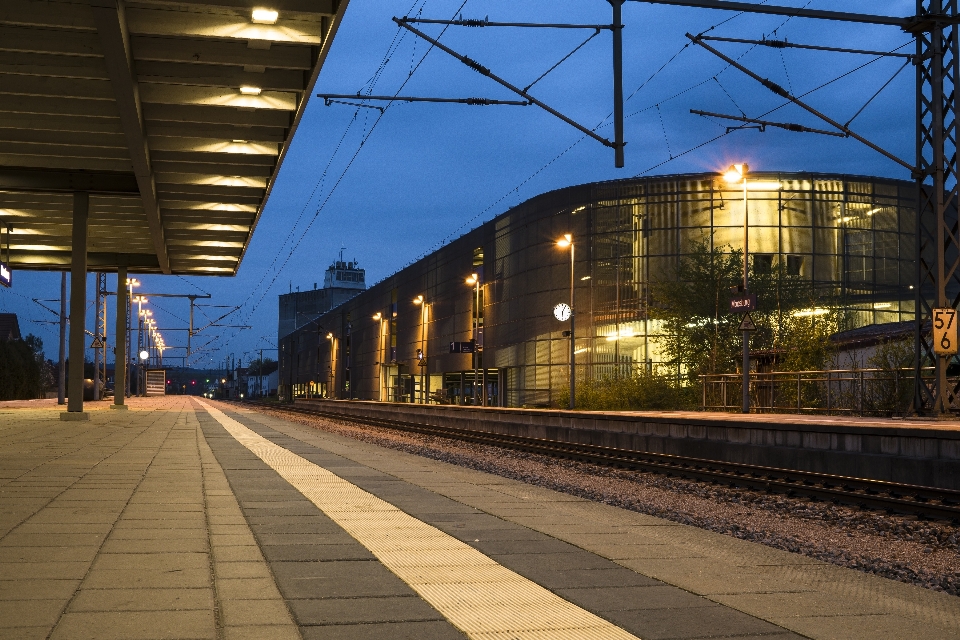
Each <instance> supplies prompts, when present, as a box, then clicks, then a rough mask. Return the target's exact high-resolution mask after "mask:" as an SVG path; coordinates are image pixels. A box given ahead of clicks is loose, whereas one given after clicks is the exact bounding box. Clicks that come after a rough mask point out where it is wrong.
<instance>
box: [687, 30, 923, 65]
mask: <svg viewBox="0 0 960 640" xmlns="http://www.w3.org/2000/svg"><path fill="white" fill-rule="evenodd" d="M700 38H702V39H703V40H710V41H712V42H737V43H740V44H755V45H759V46H761V47H770V48H771V49H811V50H813V51H833V52H835V53H858V54H861V55H868V56H887V57H891V58H906V59H907V60H913V59H914V58H916V57H917V56H916V54H913V53H897V52H895V51H866V50H863V49H844V48H842V47H823V46H820V45H814V44H798V43H795V42H787V41H786V40H770V39H766V38H764V39H763V40H749V39H746V38H722V37H720V36H705V35H702V34H701V35H700Z"/></svg>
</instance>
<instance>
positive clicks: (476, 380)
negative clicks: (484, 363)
mask: <svg viewBox="0 0 960 640" xmlns="http://www.w3.org/2000/svg"><path fill="white" fill-rule="evenodd" d="M467 284H469V285H473V291H474V303H473V406H477V386H478V385H479V384H480V352H479V351H478V349H479V347H480V276H479V275H478V274H476V273H471V274H470V277H469V278H467ZM481 398H482V399H483V404H484V405H486V404H487V402H486V398H487V394H486V389H484V392H483V395H482V396H481Z"/></svg>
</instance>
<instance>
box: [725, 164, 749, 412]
mask: <svg viewBox="0 0 960 640" xmlns="http://www.w3.org/2000/svg"><path fill="white" fill-rule="evenodd" d="M749 170H750V167H749V165H746V164H734V165H730V169H728V170H727V172H726V173H725V174H723V179H724V180H725V181H726V182H728V183H729V184H736V183H738V182H740V183H742V184H743V295H744V296H746V295H748V294H749V291H750V290H749V289H748V288H747V284H748V280H747V261H748V257H749V255H750V234H749V233H748V232H747V229H748V222H749V215H750V212H749V210H748V209H747V172H748V171H749ZM742 334H743V338H742V342H743V382H742V383H741V386H742V387H743V402H742V404H743V406H742V407H741V411H742V412H743V413H750V332H749V331H743V332H742Z"/></svg>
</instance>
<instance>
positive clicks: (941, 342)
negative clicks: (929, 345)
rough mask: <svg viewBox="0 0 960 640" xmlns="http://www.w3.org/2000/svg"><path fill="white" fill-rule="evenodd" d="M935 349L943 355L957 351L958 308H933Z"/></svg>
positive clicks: (950, 354)
mask: <svg viewBox="0 0 960 640" xmlns="http://www.w3.org/2000/svg"><path fill="white" fill-rule="evenodd" d="M933 351H934V352H935V353H937V354H938V355H941V356H952V355H955V354H956V353H957V310H956V309H934V310H933Z"/></svg>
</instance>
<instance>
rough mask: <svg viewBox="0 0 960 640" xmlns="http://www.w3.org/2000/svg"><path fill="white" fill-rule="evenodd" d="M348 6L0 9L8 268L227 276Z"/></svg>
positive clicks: (2, 219)
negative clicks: (82, 212)
mask: <svg viewBox="0 0 960 640" xmlns="http://www.w3.org/2000/svg"><path fill="white" fill-rule="evenodd" d="M346 5H347V0H264V1H262V2H261V1H259V0H207V1H206V2H197V1H191V0H180V1H177V2H167V1H162V0H161V1H156V0H147V1H138V2H132V1H128V2H124V1H123V0H74V1H70V0H52V1H51V0H2V1H0V225H2V226H0V230H2V235H0V243H2V246H3V257H4V259H5V258H6V245H7V239H8V232H7V229H10V230H11V233H10V234H9V241H10V242H9V244H10V257H11V263H12V265H13V266H14V267H17V268H28V269H29V268H32V269H63V268H66V267H68V266H69V264H70V260H71V229H72V219H73V214H72V211H73V199H74V196H73V193H74V192H76V191H85V192H87V193H89V194H90V199H89V202H90V205H89V212H90V213H89V240H88V263H89V268H90V269H91V270H103V271H110V270H114V269H116V267H118V266H121V265H123V266H128V267H129V268H130V270H131V271H133V272H137V273H176V274H183V275H189V274H192V275H233V274H235V273H236V271H237V269H238V268H239V266H240V261H241V259H242V258H243V255H244V252H245V251H246V248H247V246H248V245H249V243H250V239H251V237H252V235H253V230H254V227H255V226H256V224H257V221H258V219H259V217H260V214H261V213H262V211H263V207H264V205H265V204H266V202H267V199H268V197H269V195H270V189H271V187H272V185H273V182H274V179H275V177H276V175H277V173H278V171H279V169H280V166H281V164H282V162H283V157H284V153H285V150H286V149H287V147H288V146H289V144H290V141H291V139H292V138H293V135H294V133H295V132H296V129H297V124H298V123H299V121H300V117H301V115H302V113H303V109H304V107H305V105H306V102H307V98H308V97H309V96H310V94H311V92H312V91H313V86H314V84H315V83H316V81H317V76H318V74H319V71H320V67H321V65H322V64H323V61H324V59H325V58H326V54H327V51H328V50H329V47H330V44H331V42H332V40H333V36H334V34H335V33H336V30H337V27H338V25H339V22H340V18H341V17H342V15H343V11H344V10H345V9H346Z"/></svg>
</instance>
